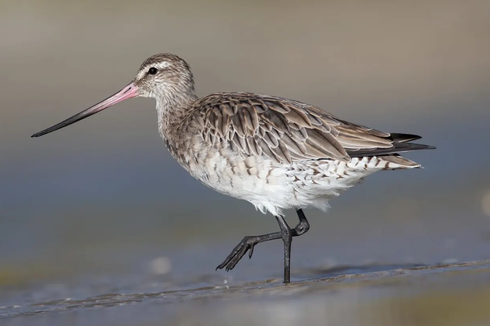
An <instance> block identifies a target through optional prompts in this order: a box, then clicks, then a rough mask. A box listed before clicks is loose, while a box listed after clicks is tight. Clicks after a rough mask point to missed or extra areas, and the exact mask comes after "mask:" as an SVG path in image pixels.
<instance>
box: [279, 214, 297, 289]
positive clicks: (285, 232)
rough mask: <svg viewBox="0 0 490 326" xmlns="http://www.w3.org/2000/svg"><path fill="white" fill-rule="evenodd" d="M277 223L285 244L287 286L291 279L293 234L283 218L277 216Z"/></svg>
mask: <svg viewBox="0 0 490 326" xmlns="http://www.w3.org/2000/svg"><path fill="white" fill-rule="evenodd" d="M276 220H277V223H279V227H280V228H281V238H282V242H284V283H285V284H287V283H289V281H290V278H291V243H292V242H293V232H292V230H291V228H290V227H289V225H288V224H287V223H286V220H285V219H284V217H282V216H276Z"/></svg>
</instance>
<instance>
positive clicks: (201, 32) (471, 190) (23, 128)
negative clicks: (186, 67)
mask: <svg viewBox="0 0 490 326" xmlns="http://www.w3.org/2000/svg"><path fill="white" fill-rule="evenodd" d="M489 14H490V2H488V1H484V0H481V1H477V0H471V1H454V0H449V1H436V0H428V1H427V0H426V1H382V0H376V1H369V2H365V1H306V0H305V1H281V2H280V3H279V2H274V1H246V2H245V1H242V2H238V1H236V2H230V1H206V2H205V1H197V0H196V1H186V2H181V1H150V0H146V1H145V0H143V1H124V2H116V1H93V0H85V1H80V2H66V1H54V0H53V1H48V0H38V1H36V2H34V1H9V0H0V72H1V76H2V77H1V78H0V94H1V96H0V306H4V307H13V306H15V305H19V306H21V307H23V306H25V305H27V304H32V303H36V302H40V301H42V300H54V299H62V298H67V297H71V298H73V297H77V298H84V297H88V296H91V295H99V294H104V293H107V292H115V293H119V292H124V291H127V292H138V291H141V292H148V291H149V292H152V291H153V292H158V291H166V290H169V289H172V290H175V289H177V290H178V289H183V288H186V289H193V288H196V287H199V286H204V285H206V286H208V285H209V286H217V285H222V284H223V282H227V284H243V283H242V282H253V281H260V280H264V279H276V278H281V277H282V263H283V262H282V243H280V242H276V243H265V244H261V245H260V246H258V247H257V248H256V250H255V252H254V257H253V259H252V260H250V261H249V260H248V259H244V260H243V261H241V262H240V263H239V264H238V266H237V267H236V269H235V270H233V271H232V272H230V273H225V272H222V271H219V272H214V268H215V267H216V266H217V265H218V264H219V263H221V261H222V260H223V259H224V258H225V257H226V256H227V255H228V253H229V252H230V251H231V249H232V248H233V247H234V246H235V245H236V244H237V243H238V242H239V241H240V240H241V239H242V237H243V236H245V235H255V234H262V233H267V232H272V231H275V230H276V229H277V224H276V222H275V220H274V219H273V218H272V216H270V215H268V216H265V215H262V214H260V213H259V212H256V211H255V210H254V208H253V206H252V205H251V204H249V203H246V202H242V201H238V200H235V199H232V198H227V197H224V196H222V195H220V194H217V193H214V192H213V191H212V190H209V189H207V188H205V187H204V186H202V185H201V184H200V183H199V182H198V181H196V180H194V179H192V178H191V177H190V176H189V175H188V174H187V172H185V171H184V170H183V169H182V168H180V166H178V164H177V163H176V162H175V161H174V160H173V159H172V158H171V156H170V154H169V153H168V152H167V150H166V149H165V147H164V145H163V142H162V141H161V139H160V138H159V135H158V132H157V123H156V113H155V109H154V106H155V103H154V101H152V100H149V99H138V100H131V101H127V102H124V103H122V104H119V105H117V106H116V107H113V108H111V109H109V110H107V111H105V112H104V113H101V114H99V115H97V116H95V117H93V118H90V119H87V120H84V121H83V122H80V123H77V124H76V125H73V126H70V127H69V128H66V129H63V130H60V131H58V132H56V133H53V134H50V135H47V136H45V137H42V138H39V139H31V138H30V135H31V134H33V133H35V132H37V131H39V130H41V129H44V128H46V127H49V126H51V125H53V124H54V123H57V122H59V121H61V120H63V119H65V118H67V117H69V116H71V115H73V114H74V113H77V112H79V111H81V110H83V109H85V108H87V107H89V106H90V105H92V104H94V103H96V102H98V101H100V100H101V99H103V98H105V97H107V96H109V95H111V94H113V93H114V92H115V91H117V90H119V89H120V88H121V87H123V86H124V85H126V84H127V83H128V82H129V81H130V80H131V79H132V78H133V76H134V74H135V72H136V71H137V69H138V67H139V65H140V64H141V62H142V61H143V60H144V59H145V58H146V57H148V56H150V55H152V54H155V53H159V52H171V53H175V54H178V55H179V56H181V57H183V58H184V59H185V60H186V61H187V62H188V63H189V64H190V65H191V67H192V70H193V72H194V75H195V81H196V86H197V93H198V95H199V96H205V95H207V94H209V93H212V92H218V91H249V92H258V93H264V94H270V95H278V96H282V97H287V98H293V99H296V100H300V101H304V102H306V103H310V104H313V105H316V106H318V107H321V108H323V109H325V110H327V111H329V112H332V113H333V114H335V115H337V116H340V117H341V118H343V119H346V120H350V121H352V122H356V123H360V124H363V125H367V126H370V127H373V128H377V129H380V130H384V131H388V132H390V131H393V132H405V133H413V134H419V135H422V136H423V137H424V138H423V140H422V141H421V142H422V143H425V144H430V145H434V146H437V150H435V151H423V152H416V153H410V154H407V155H406V156H407V157H409V158H410V159H413V160H415V161H417V162H419V163H421V164H422V165H423V166H424V167H425V169H423V170H416V171H397V172H385V173H379V174H376V175H374V176H371V177H369V178H368V179H367V180H366V181H365V182H364V183H363V184H362V185H359V186H357V187H356V188H354V189H352V190H350V191H348V192H347V193H345V194H343V195H342V196H341V197H340V198H338V199H336V200H334V201H332V202H331V205H332V209H331V210H330V211H329V213H328V214H325V213H323V212H320V211H316V210H308V211H306V214H307V216H308V217H309V220H310V222H311V226H312V228H311V230H310V231H309V232H308V234H307V235H305V236H304V237H301V238H298V239H295V240H294V245H293V258H292V274H293V276H294V279H295V280H304V279H309V278H312V279H315V278H320V277H326V276H328V275H329V274H328V271H329V270H330V269H332V268H337V267H339V266H354V267H356V266H357V267H362V266H371V265H382V266H391V265H397V266H398V265H404V264H428V265H432V264H437V263H454V262H461V261H471V260H483V259H487V258H489V252H490V173H489V168H488V166H489V164H490V151H489V150H488V148H489V147H488V146H489V145H488V144H489V142H490V133H489V131H488V126H489V122H490V92H489V85H490V37H489V31H490V20H489V19H488V17H489ZM288 219H289V220H290V221H291V222H290V223H291V224H293V223H295V222H296V215H295V213H294V212H289V214H288ZM363 268H364V267H363ZM471 280H472V278H471V277H467V278H465V282H469V283H471ZM465 284H466V283H465ZM473 285H475V284H474V283H473ZM374 293H376V291H374ZM395 293H396V291H395ZM489 297H490V296H486V298H487V300H488V298H489ZM354 298H355V300H357V299H358V297H357V296H354ZM213 307H214V306H213ZM0 308H1V307H0ZM5 309H7V310H8V309H10V308H5ZM7 310H4V312H5V311H7ZM133 310H134V308H133ZM136 310H137V309H136ZM216 310H218V308H216ZM12 311H13V310H8V312H5V313H6V314H15V313H13V312H12ZM0 313H1V311H0ZM135 313H136V312H135ZM387 325H388V324H387ZM390 325H393V324H390Z"/></svg>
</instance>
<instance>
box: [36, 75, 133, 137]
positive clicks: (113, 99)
mask: <svg viewBox="0 0 490 326" xmlns="http://www.w3.org/2000/svg"><path fill="white" fill-rule="evenodd" d="M138 94H139V93H138V87H137V86H135V85H134V84H133V83H129V84H128V85H127V86H126V87H124V88H123V89H121V90H120V91H119V92H117V93H115V94H113V95H111V96H109V97H108V98H106V99H105V100H103V101H101V102H99V103H97V104H95V105H94V106H91V107H89V108H88V109H86V110H83V111H82V112H80V113H77V114H75V115H74V116H72V117H70V118H68V119H66V120H64V121H61V122H60V123H58V124H55V125H54V126H52V127H49V128H47V129H44V130H43V131H40V132H38V133H35V134H34V135H32V136H31V137H41V136H43V135H46V134H49V133H50V132H53V131H55V130H58V129H61V128H64V127H66V126H69V125H71V124H73V123H75V122H78V121H80V120H83V119H85V118H88V117H90V116H91V115H94V114H96V113H97V112H100V111H102V110H105V109H107V108H109V107H111V106H113V105H114V104H117V103H119V102H122V101H124V100H127V99H130V98H133V97H137V96H138Z"/></svg>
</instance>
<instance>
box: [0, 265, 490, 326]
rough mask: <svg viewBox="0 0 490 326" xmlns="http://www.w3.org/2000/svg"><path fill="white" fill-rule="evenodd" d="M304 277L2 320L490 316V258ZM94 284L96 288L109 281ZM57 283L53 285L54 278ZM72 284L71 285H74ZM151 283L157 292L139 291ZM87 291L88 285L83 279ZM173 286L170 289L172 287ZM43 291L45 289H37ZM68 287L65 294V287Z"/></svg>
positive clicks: (111, 295)
mask: <svg viewBox="0 0 490 326" xmlns="http://www.w3.org/2000/svg"><path fill="white" fill-rule="evenodd" d="M299 274H300V275H301V277H302V278H301V279H300V280H296V281H295V282H294V283H292V284H290V285H287V286H285V285H283V284H282V283H281V281H280V280H278V279H269V280H265V281H259V282H244V283H240V282H230V283H223V282H220V281H219V278H218V277H214V278H213V277H210V278H208V279H206V280H201V282H200V283H195V284H193V285H192V286H190V287H189V288H179V286H178V285H177V284H171V282H165V281H164V280H163V279H160V280H159V279H158V278H155V279H153V280H140V281H139V282H138V283H137V284H132V285H128V286H127V287H126V288H125V289H124V291H121V290H119V291H118V290H116V289H114V290H113V291H108V292H104V293H101V294H99V295H94V296H88V297H78V298H77V297H75V298H74V297H66V296H63V294H67V293H73V292H72V291H73V290H75V288H76V285H75V286H74V287H73V288H68V286H69V285H68V286H67V285H58V291H59V296H60V297H59V298H58V299H57V300H41V299H39V300H35V301H34V302H31V303H29V304H20V305H13V306H1V307H0V318H1V319H2V325H29V324H32V325H34V324H36V325H44V324H46V325H66V324H70V325H84V324H87V323H89V324H90V325H228V324H230V323H233V324H235V325H250V324H253V325H270V324H279V323H280V324H282V325H298V324H299V323H304V322H306V323H308V324H309V325H463V324H464V325H468V326H473V325H474V326H476V325H485V323H488V322H490V311H489V310H488V304H490V286H489V285H488V284H489V281H490V261H478V262H468V263H461V264H439V265H433V266H388V265H366V266H357V267H337V268H334V269H326V270H305V271H302V272H300V273H299ZM110 283H111V282H110V281H109V280H106V284H104V282H101V283H99V284H92V285H90V286H89V288H90V287H92V288H93V290H94V291H95V292H97V291H100V288H101V287H104V286H108V285H110ZM53 286H54V285H53ZM72 286H73V285H72ZM145 286H150V287H152V288H153V290H152V291H140V290H141V289H142V287H145ZM84 287H85V289H84V290H83V291H87V288H86V287H87V284H85V285H84ZM172 288H173V289H172ZM38 291H41V292H42V291H43V290H42V289H38ZM63 292H64V293H63Z"/></svg>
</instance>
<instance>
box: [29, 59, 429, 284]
mask: <svg viewBox="0 0 490 326" xmlns="http://www.w3.org/2000/svg"><path fill="white" fill-rule="evenodd" d="M134 97H151V98H154V99H155V100H156V109H157V113H158V130H159V132H160V135H161V137H162V138H163V141H164V142H165V145H166V146H167V148H168V150H169V151H170V153H171V155H172V156H173V157H174V158H175V159H176V160H177V161H178V162H179V163H180V165H182V167H184V169H186V170H187V171H188V172H189V173H190V174H191V175H192V176H193V177H194V178H196V179H198V180H199V181H201V182H202V183H203V184H205V185H206V186H208V187H210V188H212V189H214V190H216V191H218V192H220V193H222V194H225V195H229V196H232V197H235V198H239V199H244V200H247V201H249V202H250V203H252V204H253V205H254V206H255V207H256V208H257V209H258V210H259V211H261V212H262V213H267V212H270V213H271V214H272V215H273V216H274V217H275V218H276V220H277V222H278V223H279V228H280V231H279V232H274V233H269V234H264V235H258V236H246V237H244V238H243V240H242V241H241V242H240V243H239V244H238V245H237V246H236V247H235V248H234V249H233V251H232V252H231V253H230V254H229V255H228V257H227V258H226V259H225V260H224V261H223V263H221V264H220V265H219V266H218V267H217V268H216V269H223V268H224V269H226V270H227V271H229V270H231V269H233V268H234V267H235V266H236V264H237V263H238V262H239V261H240V259H241V258H242V257H243V256H244V255H245V254H246V253H247V252H248V256H249V257H250V258H251V257H252V254H253V250H254V247H255V245H257V244H259V243H261V242H264V241H270V240H276V239H282V241H283V242H284V283H289V282H290V257H291V242H292V239H293V237H297V236H300V235H303V234H305V233H306V232H307V231H308V229H309V228H310V225H309V223H308V220H307V219H306V216H305V214H304V213H303V208H306V207H308V206H312V207H316V208H319V209H321V210H324V211H325V210H327V208H328V207H329V205H328V201H329V200H330V199H331V198H332V197H335V196H338V195H339V194H340V193H341V192H342V191H344V190H346V189H348V188H350V187H352V186H354V185H355V184H357V183H359V182H360V181H361V180H362V179H363V178H364V177H366V176H368V175H370V174H372V173H374V172H378V171H381V170H397V169H412V168H419V167H420V164H418V163H415V162H413V161H411V160H409V159H406V158H404V157H401V156H400V155H399V153H401V152H408V151H414V150H421V149H432V148H434V147H432V146H427V145H421V144H415V143H412V141H414V140H416V139H419V138H420V137H419V136H416V135H410V134H402V133H388V132H382V131H378V130H375V129H371V128H367V127H364V126H361V125H358V124H354V123H351V122H348V121H345V120H342V119H340V118H337V117H336V116H334V115H332V114H330V113H328V112H325V111H323V110H321V109H319V108H316V107H314V106H312V105H309V104H305V103H301V102H298V101H294V100H290V99H286V98H281V97H276V96H268V95H260V94H252V93H215V94H211V95H208V96H206V97H203V98H198V97H197V96H196V94H195V91H194V78H193V75H192V73H191V70H190V67H189V65H188V64H187V63H186V62H185V61H184V60H183V59H181V58H180V57H178V56H176V55H173V54H156V55H154V56H151V57H150V58H148V59H146V60H145V61H144V62H143V64H142V65H141V67H140V68H139V70H138V73H137V74H136V76H135V77H134V79H133V81H132V82H131V83H129V84H128V85H127V86H126V87H124V88H123V89H122V90H120V91H119V92H117V93H115V94H114V95H112V96H110V97H108V98H107V99H105V100H103V101H102V102H100V103H98V104H95V105H94V106H92V107H90V108H88V109H86V110H84V111H82V112H80V113H78V114H76V115H74V116H72V117H71V118H68V119H66V120H64V121H62V122H60V123H58V124H57V125H54V126H52V127H50V128H48V129H45V130H43V131H41V132H38V133H36V134H34V135H32V137H39V136H42V135H45V134H47V133H50V132H52V131H55V130H58V129H61V128H63V127H66V126H68V125H70V124H72V123H75V122H77V121H80V120H82V119H85V118H87V117H89V116H91V115H93V114H95V113H97V112H100V111H102V110H104V109H106V108H108V107H110V106H112V105H114V104H116V103H119V102H121V101H124V100H126V99H129V98H134ZM291 208H292V209H295V210H296V212H297V214H298V217H299V223H298V225H297V226H296V227H295V228H293V229H292V228H290V227H289V226H288V224H287V223H286V221H285V219H284V213H283V211H284V210H286V209H291Z"/></svg>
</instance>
